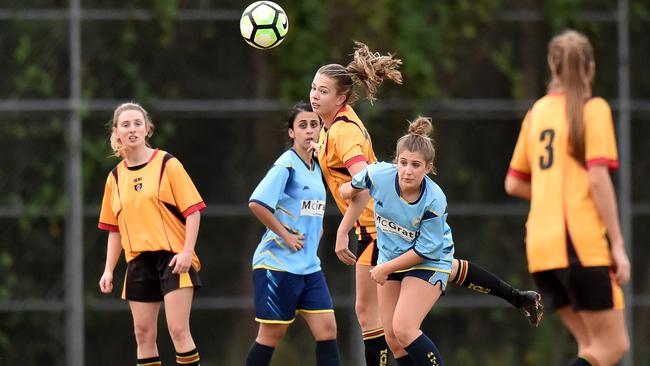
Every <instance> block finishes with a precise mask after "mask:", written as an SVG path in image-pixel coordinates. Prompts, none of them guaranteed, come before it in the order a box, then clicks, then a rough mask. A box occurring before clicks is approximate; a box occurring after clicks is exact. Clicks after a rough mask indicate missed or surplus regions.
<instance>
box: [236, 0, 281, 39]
mask: <svg viewBox="0 0 650 366" xmlns="http://www.w3.org/2000/svg"><path fill="white" fill-rule="evenodd" d="M239 30H240V31H241V35H242V37H244V39H245V40H246V43H248V44H249V45H251V46H253V47H255V48H259V49H269V48H273V47H275V46H277V45H279V44H280V43H282V41H283V40H284V37H285V36H286V35H287V31H288V30H289V19H288V18H287V14H286V13H285V12H284V10H282V8H281V7H280V5H278V4H276V3H274V2H271V1H256V2H254V3H252V4H250V5H249V6H248V7H247V8H246V10H244V13H243V14H242V16H241V20H240V21H239Z"/></svg>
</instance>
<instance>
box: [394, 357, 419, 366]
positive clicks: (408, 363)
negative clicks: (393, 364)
mask: <svg viewBox="0 0 650 366" xmlns="http://www.w3.org/2000/svg"><path fill="white" fill-rule="evenodd" d="M395 361H397V366H417V363H415V361H413V359H412V358H411V356H409V355H406V356H402V357H400V358H396V359H395Z"/></svg>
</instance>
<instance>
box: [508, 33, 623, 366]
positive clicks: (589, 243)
mask: <svg viewBox="0 0 650 366" xmlns="http://www.w3.org/2000/svg"><path fill="white" fill-rule="evenodd" d="M548 65H549V68H550V70H551V77H552V79H551V82H550V84H549V86H548V94H547V95H546V96H544V97H542V98H541V99H539V100H538V101H537V102H536V103H535V104H534V105H533V107H532V108H531V109H530V110H529V112H528V114H526V117H525V118H524V121H523V123H522V125H521V131H520V133H519V139H518V140H517V144H516V146H515V150H514V153H513V156H512V160H511V161H510V169H509V170H508V175H507V176H506V180H505V189H506V192H507V193H508V194H510V195H512V196H516V197H519V198H523V199H525V200H530V212H529V214H528V221H527V223H526V254H527V258H528V269H529V271H530V272H531V273H532V275H533V279H534V280H535V283H536V284H537V286H538V288H539V289H540V292H541V293H542V294H543V295H544V299H545V301H547V304H546V306H547V308H550V309H551V310H557V312H558V314H559V315H560V318H561V319H562V322H563V323H564V325H565V326H566V327H567V329H568V330H569V331H570V332H571V334H572V335H573V337H574V338H575V339H576V342H577V343H578V358H577V359H575V360H574V361H573V362H572V363H571V364H570V365H573V366H588V365H591V366H611V365H614V364H616V363H617V362H618V361H619V360H620V359H621V358H622V357H623V355H624V354H625V352H627V349H628V347H629V338H628V334H627V329H626V326H625V317H624V312H623V308H624V301H623V292H622V290H621V287H620V286H621V285H623V284H624V283H626V282H627V281H629V279H630V261H629V259H628V257H627V254H626V252H625V242H624V238H623V236H622V234H621V229H620V225H619V221H618V209H617V204H616V194H615V192H614V187H613V184H612V181H611V178H610V176H609V170H612V169H616V168H618V157H617V153H616V138H615V136H614V123H613V121H612V112H611V110H610V108H609V105H608V104H607V102H606V101H605V100H603V99H602V98H598V97H592V95H591V84H592V83H593V80H594V75H595V69H596V66H595V62H594V55H593V49H592V47H591V44H590V42H589V39H587V37H585V36H584V35H583V34H581V33H578V32H576V31H572V30H568V31H565V32H563V33H561V34H560V35H557V36H555V37H554V38H553V39H552V40H551V42H550V43H549V47H548Z"/></svg>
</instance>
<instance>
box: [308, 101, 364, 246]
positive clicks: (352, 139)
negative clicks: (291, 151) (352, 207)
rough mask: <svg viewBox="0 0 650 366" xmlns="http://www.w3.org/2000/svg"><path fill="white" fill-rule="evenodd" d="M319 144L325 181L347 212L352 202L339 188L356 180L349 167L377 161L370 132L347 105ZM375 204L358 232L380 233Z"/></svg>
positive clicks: (358, 222) (321, 137) (322, 134)
mask: <svg viewBox="0 0 650 366" xmlns="http://www.w3.org/2000/svg"><path fill="white" fill-rule="evenodd" d="M318 144H319V145H320V152H319V154H318V163H319V164H320V166H321V169H322V171H323V176H324V177H325V182H327V186H328V187H329V190H330V192H332V196H333V197H334V201H336V205H337V206H338V208H339V210H340V211H341V213H343V214H345V212H346V211H347V209H348V202H346V201H345V200H344V199H342V198H341V197H340V196H339V187H340V186H341V185H343V184H345V183H347V182H350V181H351V180H352V177H351V176H350V173H349V172H348V168H349V167H350V166H352V165H354V164H355V163H358V162H360V161H365V162H367V163H368V164H372V163H375V162H376V161H377V158H376V157H375V152H374V151H373V149H372V142H371V140H370V135H369V134H368V131H367V130H366V128H365V127H364V126H363V123H362V122H361V120H360V119H359V117H358V116H357V114H356V113H355V112H354V110H353V109H352V107H350V106H349V105H344V106H343V108H341V109H340V110H339V111H338V113H337V114H336V117H335V118H334V123H333V124H332V126H330V128H329V129H328V130H325V129H324V128H323V129H321V131H320V137H319V141H318ZM372 207H373V202H372V200H370V202H368V205H367V206H366V208H365V210H363V212H362V213H361V216H359V219H358V220H357V222H356V224H355V228H356V233H357V235H361V234H365V233H375V232H377V229H376V228H375V221H374V212H373V208H372Z"/></svg>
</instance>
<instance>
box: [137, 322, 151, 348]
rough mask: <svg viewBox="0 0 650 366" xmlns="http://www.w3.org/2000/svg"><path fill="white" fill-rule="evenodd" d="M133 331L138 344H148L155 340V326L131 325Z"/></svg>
mask: <svg viewBox="0 0 650 366" xmlns="http://www.w3.org/2000/svg"><path fill="white" fill-rule="evenodd" d="M133 332H134V333H135V341H136V342H137V343H138V344H139V345H144V344H150V343H155V342H156V328H155V326H154V327H151V326H148V325H138V324H136V325H135V326H134V327H133Z"/></svg>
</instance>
